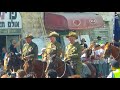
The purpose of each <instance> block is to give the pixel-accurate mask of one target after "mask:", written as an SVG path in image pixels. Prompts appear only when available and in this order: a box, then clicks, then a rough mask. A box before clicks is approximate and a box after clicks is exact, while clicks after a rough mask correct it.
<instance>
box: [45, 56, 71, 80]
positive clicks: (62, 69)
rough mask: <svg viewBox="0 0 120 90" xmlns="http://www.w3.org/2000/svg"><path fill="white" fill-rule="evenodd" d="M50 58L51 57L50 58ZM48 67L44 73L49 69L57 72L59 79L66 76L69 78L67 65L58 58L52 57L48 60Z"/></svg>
mask: <svg viewBox="0 0 120 90" xmlns="http://www.w3.org/2000/svg"><path fill="white" fill-rule="evenodd" d="M51 57H52V56H51ZM47 64H48V67H47V69H46V72H47V71H48V70H50V69H53V70H55V71H56V72H57V75H58V77H59V78H68V76H71V74H70V72H69V70H68V67H67V64H66V63H65V62H64V61H62V60H61V59H60V58H58V57H56V56H55V57H52V58H51V59H50V60H49V63H47Z"/></svg>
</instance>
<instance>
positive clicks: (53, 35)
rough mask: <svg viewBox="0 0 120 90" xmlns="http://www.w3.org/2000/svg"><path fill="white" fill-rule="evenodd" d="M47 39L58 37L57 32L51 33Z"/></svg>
mask: <svg viewBox="0 0 120 90" xmlns="http://www.w3.org/2000/svg"><path fill="white" fill-rule="evenodd" d="M49 37H59V34H58V33H57V32H51V33H50V34H49V36H48V38H49Z"/></svg>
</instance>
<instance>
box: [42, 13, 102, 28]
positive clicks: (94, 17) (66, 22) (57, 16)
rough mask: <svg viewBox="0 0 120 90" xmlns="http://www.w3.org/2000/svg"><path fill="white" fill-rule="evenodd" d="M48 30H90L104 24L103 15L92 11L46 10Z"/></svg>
mask: <svg viewBox="0 0 120 90" xmlns="http://www.w3.org/2000/svg"><path fill="white" fill-rule="evenodd" d="M44 25H45V28H46V30H88V29H93V28H100V27H103V26H104V21H103V18H102V16H100V15H98V14H95V13H90V12H84V13H80V12H56V13H55V12H45V13H44Z"/></svg>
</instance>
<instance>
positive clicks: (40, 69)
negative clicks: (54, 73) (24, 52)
mask: <svg viewBox="0 0 120 90" xmlns="http://www.w3.org/2000/svg"><path fill="white" fill-rule="evenodd" d="M46 66H47V63H46V62H43V61H40V60H34V61H31V63H29V62H28V61H25V63H24V70H25V72H26V73H27V74H29V73H32V74H33V76H34V77H35V78H45V69H46Z"/></svg>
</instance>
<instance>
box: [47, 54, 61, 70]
mask: <svg viewBox="0 0 120 90" xmlns="http://www.w3.org/2000/svg"><path fill="white" fill-rule="evenodd" d="M58 59H59V58H58V57H57V56H56V55H55V54H54V55H51V57H50V60H49V63H48V70H50V69H54V70H56V68H57V67H58V63H59V60H58Z"/></svg>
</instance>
